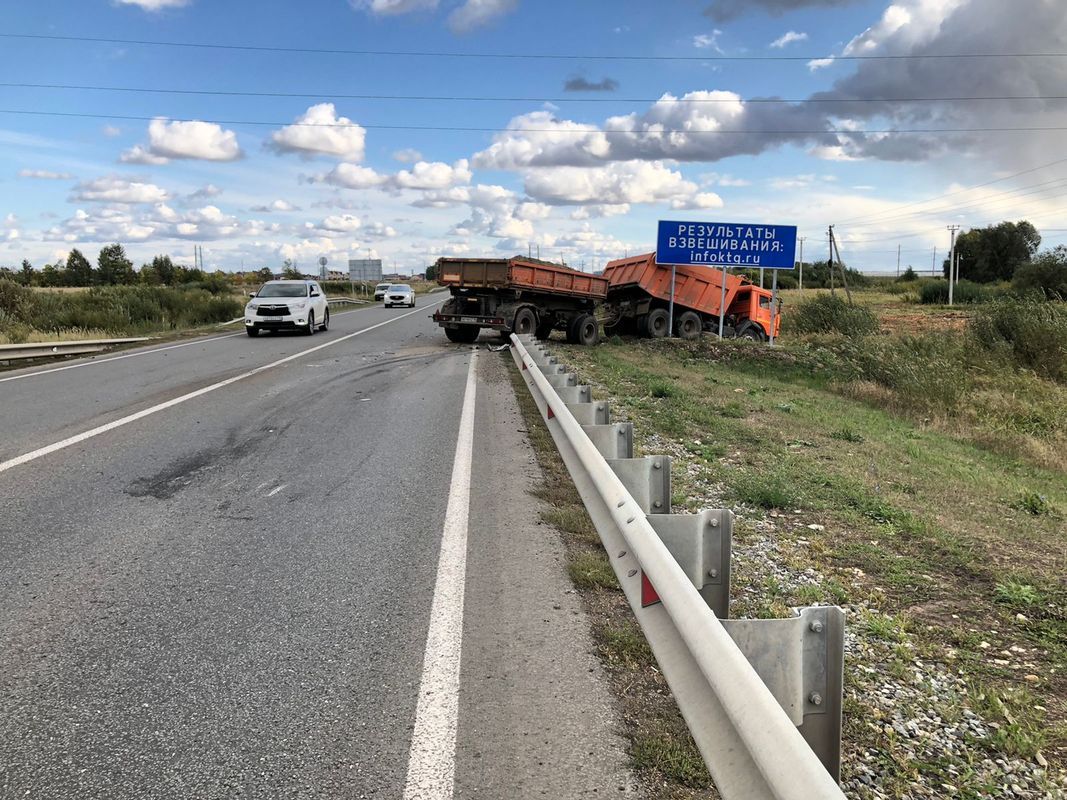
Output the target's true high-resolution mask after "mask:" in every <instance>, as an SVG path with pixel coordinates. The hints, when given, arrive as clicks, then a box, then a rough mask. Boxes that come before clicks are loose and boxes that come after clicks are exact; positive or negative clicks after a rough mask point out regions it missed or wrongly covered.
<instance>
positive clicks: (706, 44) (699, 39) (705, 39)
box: [693, 28, 722, 53]
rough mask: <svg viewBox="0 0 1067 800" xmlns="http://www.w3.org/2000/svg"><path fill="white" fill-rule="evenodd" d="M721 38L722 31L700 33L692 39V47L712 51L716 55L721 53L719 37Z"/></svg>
mask: <svg viewBox="0 0 1067 800" xmlns="http://www.w3.org/2000/svg"><path fill="white" fill-rule="evenodd" d="M720 36H722V31H720V30H719V29H718V28H716V29H715V30H713V31H712V32H711V33H710V34H707V33H700V34H697V35H696V36H694V37H693V47H695V48H697V49H698V50H707V49H711V50H714V51H715V52H716V53H722V48H721V47H719V37H720Z"/></svg>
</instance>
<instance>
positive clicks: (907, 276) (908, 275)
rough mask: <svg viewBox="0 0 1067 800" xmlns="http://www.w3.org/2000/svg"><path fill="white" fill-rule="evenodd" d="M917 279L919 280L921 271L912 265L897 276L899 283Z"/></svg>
mask: <svg viewBox="0 0 1067 800" xmlns="http://www.w3.org/2000/svg"><path fill="white" fill-rule="evenodd" d="M917 280H919V273H917V272H916V271H915V270H914V268H912V267H908V268H907V269H906V270H904V272H903V274H901V275H899V276H898V277H897V283H907V282H909V281H917Z"/></svg>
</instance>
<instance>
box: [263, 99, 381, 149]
mask: <svg viewBox="0 0 1067 800" xmlns="http://www.w3.org/2000/svg"><path fill="white" fill-rule="evenodd" d="M366 136H367V132H366V130H365V129H364V128H363V127H362V126H361V125H358V124H357V123H355V122H353V121H352V120H350V119H348V118H347V117H339V116H337V112H336V110H335V109H334V105H333V103H319V104H317V105H313V106H311V107H309V108H308V110H307V111H306V112H304V115H303V116H301V117H299V118H298V119H297V120H296V123H295V124H293V125H287V126H286V127H284V128H282V129H281V130H277V131H275V132H274V133H272V134H271V136H270V143H269V144H268V146H269V147H270V148H271V149H273V150H275V151H277V152H279V153H298V154H300V155H301V156H303V157H305V158H310V157H311V156H313V155H328V156H337V157H338V158H344V159H347V160H349V161H362V160H363V153H364V146H365V144H366Z"/></svg>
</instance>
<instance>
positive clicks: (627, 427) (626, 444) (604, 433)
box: [582, 422, 634, 460]
mask: <svg viewBox="0 0 1067 800" xmlns="http://www.w3.org/2000/svg"><path fill="white" fill-rule="evenodd" d="M582 430H583V431H585V435H586V436H588V437H589V440H590V441H591V442H592V443H593V446H594V447H596V449H597V450H599V451H600V455H602V456H604V458H606V459H609V460H610V459H622V458H633V457H634V424H633V423H632V422H615V423H613V424H611V425H582Z"/></svg>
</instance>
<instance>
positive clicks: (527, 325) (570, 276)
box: [433, 258, 608, 344]
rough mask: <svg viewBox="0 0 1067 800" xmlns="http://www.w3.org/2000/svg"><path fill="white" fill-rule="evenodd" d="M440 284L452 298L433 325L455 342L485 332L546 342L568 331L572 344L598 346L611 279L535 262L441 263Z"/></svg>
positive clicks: (477, 260) (467, 260)
mask: <svg viewBox="0 0 1067 800" xmlns="http://www.w3.org/2000/svg"><path fill="white" fill-rule="evenodd" d="M437 282H438V283H439V284H441V285H442V286H447V287H448V291H449V293H450V294H451V295H452V296H451V297H450V298H449V299H448V300H447V301H446V302H445V304H444V305H443V306H441V310H440V311H437V312H436V313H434V315H433V320H434V322H436V323H437V324H438V325H440V326H441V327H442V328H444V329H445V335H446V336H447V337H448V338H449V339H450V340H451V341H453V342H473V341H474V340H475V339H477V338H478V333H479V332H480V331H481V330H482V329H483V328H485V329H488V330H494V331H500V332H502V333H534V334H536V335H537V336H538V337H540V338H545V337H547V336H548V335H549V334H550V333H551V332H552V331H553V330H562V331H566V333H567V341H569V342H573V343H575V344H596V342H597V340H598V338H599V335H600V326H599V324H598V322H597V319H596V317H595V316H594V315H593V314H594V311H595V310H596V307H597V305H598V304H600V303H603V302H604V299H605V298H606V297H607V294H608V280H607V278H603V277H599V276H596V275H589V274H588V273H584V272H579V271H578V270H574V269H571V268H570V267H564V266H561V265H559V264H552V263H550V262H548V261H539V260H537V259H532V258H441V259H438V260H437Z"/></svg>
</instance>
